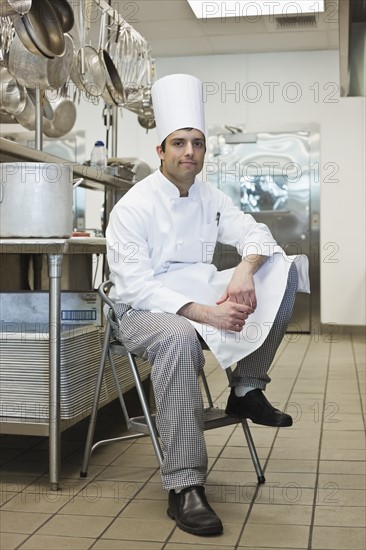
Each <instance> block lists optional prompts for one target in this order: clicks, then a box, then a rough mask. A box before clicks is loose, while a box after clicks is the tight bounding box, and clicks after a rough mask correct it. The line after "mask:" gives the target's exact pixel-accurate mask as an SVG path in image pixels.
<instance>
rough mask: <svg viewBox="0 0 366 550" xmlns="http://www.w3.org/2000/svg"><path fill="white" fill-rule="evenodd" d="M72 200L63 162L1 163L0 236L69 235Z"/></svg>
mask: <svg viewBox="0 0 366 550" xmlns="http://www.w3.org/2000/svg"><path fill="white" fill-rule="evenodd" d="M72 199H73V186H72V166H71V164H70V163H67V162H66V161H65V163H64V164H56V163H42V162H10V163H7V162H6V163H3V164H0V220H1V222H0V237H3V238H10V237H22V238H30V237H36V238H43V239H44V238H51V237H56V238H64V237H70V235H71V233H72V225H73V224H72V220H73V214H72ZM56 212H57V215H55V213H56Z"/></svg>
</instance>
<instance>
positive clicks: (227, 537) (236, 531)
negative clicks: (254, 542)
mask: <svg viewBox="0 0 366 550" xmlns="http://www.w3.org/2000/svg"><path fill="white" fill-rule="evenodd" d="M241 529H242V526H241V525H240V524H238V523H226V524H225V525H224V532H223V534H222V535H219V536H217V537H214V538H212V537H199V539H198V538H197V537H196V536H195V535H190V534H189V533H185V532H184V531H182V530H181V529H178V528H176V529H175V531H174V533H173V535H172V537H171V539H170V541H169V542H170V544H173V543H184V544H185V545H187V546H186V549H187V550H188V548H191V549H192V550H193V549H196V544H197V543H198V544H201V545H202V546H203V547H204V548H207V550H211V548H212V546H211V545H212V543H213V544H216V545H217V546H219V545H221V546H222V547H224V548H225V546H229V547H231V548H233V547H234V545H235V544H236V541H237V540H238V538H239V535H240V530H241ZM183 548H184V547H183Z"/></svg>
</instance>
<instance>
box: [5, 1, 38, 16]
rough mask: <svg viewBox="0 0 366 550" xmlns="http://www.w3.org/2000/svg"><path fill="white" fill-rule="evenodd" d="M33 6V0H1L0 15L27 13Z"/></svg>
mask: <svg viewBox="0 0 366 550" xmlns="http://www.w3.org/2000/svg"><path fill="white" fill-rule="evenodd" d="M31 6H32V0H0V17H8V15H16V14H18V13H27V12H28V11H29V10H30V9H31Z"/></svg>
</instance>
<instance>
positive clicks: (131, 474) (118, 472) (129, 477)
mask: <svg viewBox="0 0 366 550" xmlns="http://www.w3.org/2000/svg"><path fill="white" fill-rule="evenodd" d="M155 472H156V468H148V467H145V468H133V467H131V466H107V468H105V469H104V470H103V471H102V472H101V473H100V474H99V475H98V477H97V478H96V479H97V480H104V481H105V480H112V481H136V482H138V481H147V480H148V479H149V478H150V477H151V476H152V475H154V473H155Z"/></svg>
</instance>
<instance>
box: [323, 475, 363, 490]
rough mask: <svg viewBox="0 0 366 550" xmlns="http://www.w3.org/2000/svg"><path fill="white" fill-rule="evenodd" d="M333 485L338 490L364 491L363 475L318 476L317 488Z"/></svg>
mask: <svg viewBox="0 0 366 550" xmlns="http://www.w3.org/2000/svg"><path fill="white" fill-rule="evenodd" d="M329 484H334V485H335V486H337V487H339V488H340V489H365V474H364V475H362V474H358V475H357V474H354V475H352V474H351V473H349V474H329V473H328V474H319V487H327V486H328V485H329Z"/></svg>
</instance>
